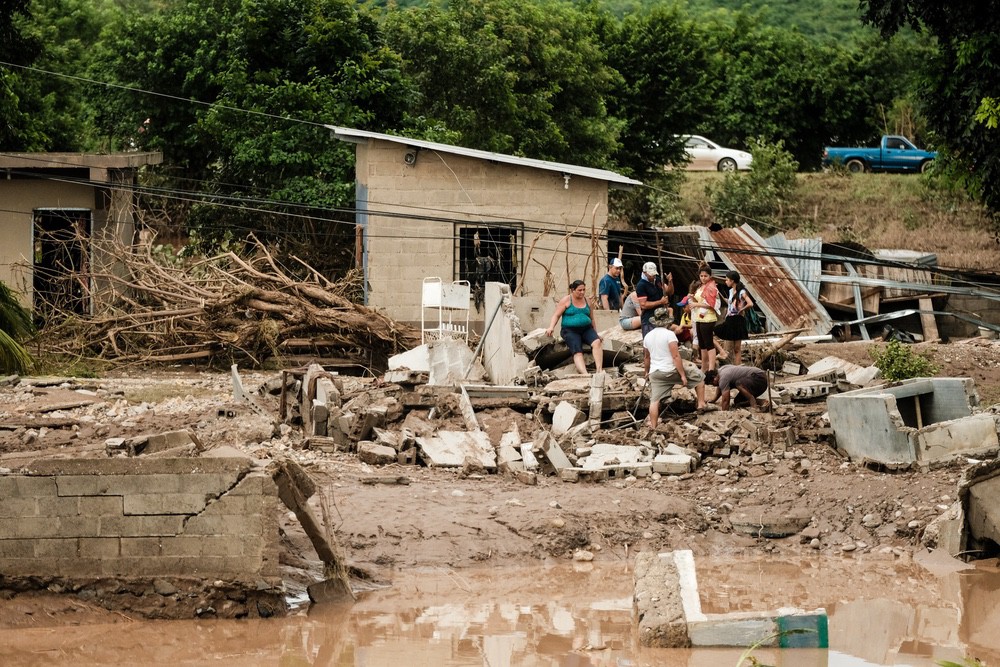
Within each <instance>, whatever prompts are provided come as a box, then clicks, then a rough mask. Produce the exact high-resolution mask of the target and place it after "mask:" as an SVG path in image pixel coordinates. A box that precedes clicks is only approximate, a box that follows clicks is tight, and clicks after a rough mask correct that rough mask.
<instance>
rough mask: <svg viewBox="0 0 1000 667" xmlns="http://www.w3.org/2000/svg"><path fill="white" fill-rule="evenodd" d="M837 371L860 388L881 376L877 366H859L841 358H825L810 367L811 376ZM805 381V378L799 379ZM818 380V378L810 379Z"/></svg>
mask: <svg viewBox="0 0 1000 667" xmlns="http://www.w3.org/2000/svg"><path fill="white" fill-rule="evenodd" d="M831 370H833V371H837V372H839V373H842V374H843V375H844V377H845V378H846V379H847V381H848V382H850V383H851V384H856V385H860V386H865V385H867V384H868V383H870V382H872V381H873V380H874V379H875V378H877V377H878V376H879V373H880V371H879V369H878V368H876V367H875V366H859V365H857V364H854V363H851V362H850V361H846V360H844V359H841V358H840V357H834V356H830V357H823V358H822V359H820V360H819V361H817V362H815V363H814V364H812V365H810V366H809V373H808V374H809V375H810V376H811V375H813V374H815V373H823V372H827V371H831ZM799 379H803V378H799ZM809 379H817V378H809Z"/></svg>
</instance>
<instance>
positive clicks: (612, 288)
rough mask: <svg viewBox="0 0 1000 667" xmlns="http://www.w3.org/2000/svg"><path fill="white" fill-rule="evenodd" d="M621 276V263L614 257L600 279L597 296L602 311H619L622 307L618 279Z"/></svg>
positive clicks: (620, 288)
mask: <svg viewBox="0 0 1000 667" xmlns="http://www.w3.org/2000/svg"><path fill="white" fill-rule="evenodd" d="M621 274H622V261H621V260H620V259H618V258H617V257H615V258H614V259H613V260H611V262H610V263H609V264H608V272H607V273H605V274H604V277H603V278H601V283H600V285H599V286H598V288H597V295H598V296H599V297H600V299H601V308H603V309H604V310H619V309H620V308H621V307H622V284H621V282H619V280H618V277H619V276H620V275H621Z"/></svg>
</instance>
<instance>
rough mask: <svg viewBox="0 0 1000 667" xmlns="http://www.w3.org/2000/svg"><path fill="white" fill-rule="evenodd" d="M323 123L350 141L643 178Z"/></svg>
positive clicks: (623, 179) (616, 178) (621, 180)
mask: <svg viewBox="0 0 1000 667" xmlns="http://www.w3.org/2000/svg"><path fill="white" fill-rule="evenodd" d="M323 127H325V128H327V129H328V130H330V131H331V132H333V136H334V137H336V138H337V139H340V140H341V141H351V142H354V143H361V140H362V139H363V140H369V139H376V140H379V141H390V142H392V143H396V144H402V145H404V146H412V147H413V148H422V149H426V150H431V151H438V152H440V153H449V154H452V155H463V156H465V157H472V158H478V159H480V160H487V161H492V162H501V163H504V164H514V165H519V166H522V167H532V168H534V169H543V170H545V171H557V172H559V173H562V174H570V175H572V176H584V177H586V178H593V179H596V180H599V181H607V182H608V183H609V184H612V185H622V186H628V185H642V181H637V180H635V179H633V178H628V177H627V176H622V175H621V174H616V173H615V172H613V171H608V170H606V169H592V168H590V167H581V166H579V165H575V164H564V163H562V162H549V161H547V160H535V159H532V158H526V157H518V156H516V155H504V154H503V153H490V152H489V151H481V150H476V149H475V148H463V147H462V146H452V145H451V144H439V143H436V142H433V141H424V140H423V139H410V138H409V137H400V136H396V135H394V134H381V133H379V132H369V131H367V130H355V129H353V128H350V127H337V126H336V125H324V126H323Z"/></svg>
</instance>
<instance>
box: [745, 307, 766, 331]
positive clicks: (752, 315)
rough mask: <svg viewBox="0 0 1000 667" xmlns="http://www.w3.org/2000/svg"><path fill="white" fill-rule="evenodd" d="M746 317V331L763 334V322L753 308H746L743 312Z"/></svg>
mask: <svg viewBox="0 0 1000 667" xmlns="http://www.w3.org/2000/svg"><path fill="white" fill-rule="evenodd" d="M743 312H744V313H745V314H746V316H747V331H748V332H749V333H752V334H759V333H764V322H763V321H762V320H761V319H760V315H758V314H757V311H756V310H755V309H754V308H747V309H746V310H745V311H743Z"/></svg>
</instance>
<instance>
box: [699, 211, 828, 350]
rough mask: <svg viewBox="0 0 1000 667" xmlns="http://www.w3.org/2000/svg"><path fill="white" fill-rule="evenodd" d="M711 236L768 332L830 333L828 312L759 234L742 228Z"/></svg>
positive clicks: (723, 231) (724, 230) (748, 228)
mask: <svg viewBox="0 0 1000 667" xmlns="http://www.w3.org/2000/svg"><path fill="white" fill-rule="evenodd" d="M710 234H711V239H712V242H713V243H714V244H715V246H716V248H715V249H716V252H717V253H718V254H719V257H720V259H722V261H723V262H725V263H726V265H727V266H729V267H730V268H732V269H733V270H734V271H737V272H739V274H740V277H741V278H742V280H743V282H744V284H745V285H746V286H747V288H748V289H749V290H750V294H751V296H752V298H753V300H754V303H756V304H757V305H758V306H759V307H760V309H761V310H762V311H764V315H766V316H767V322H768V329H769V330H771V331H774V330H776V329H785V328H792V327H805V328H807V329H811V330H812V331H813V332H814V333H816V334H820V335H822V334H827V333H830V329H832V328H833V320H832V319H831V318H830V315H829V313H827V312H826V308H824V307H823V306H822V304H820V302H819V301H818V300H817V299H816V297H814V296H813V295H812V294H811V293H810V292H809V290H808V289H806V288H805V286H804V285H803V284H802V283H801V282H800V281H799V278H798V276H796V274H795V272H794V271H793V270H792V269H791V267H790V266H789V265H788V263H787V262H786V261H785V260H784V258H782V257H776V256H774V254H773V253H772V251H771V250H770V249H769V248H768V247H767V244H766V243H765V242H764V239H762V238H761V237H760V236H759V235H758V234H757V232H755V231H754V230H753V229H752V228H750V227H749V226H747V225H743V226H742V227H739V228H733V229H721V230H719V231H717V232H710Z"/></svg>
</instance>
